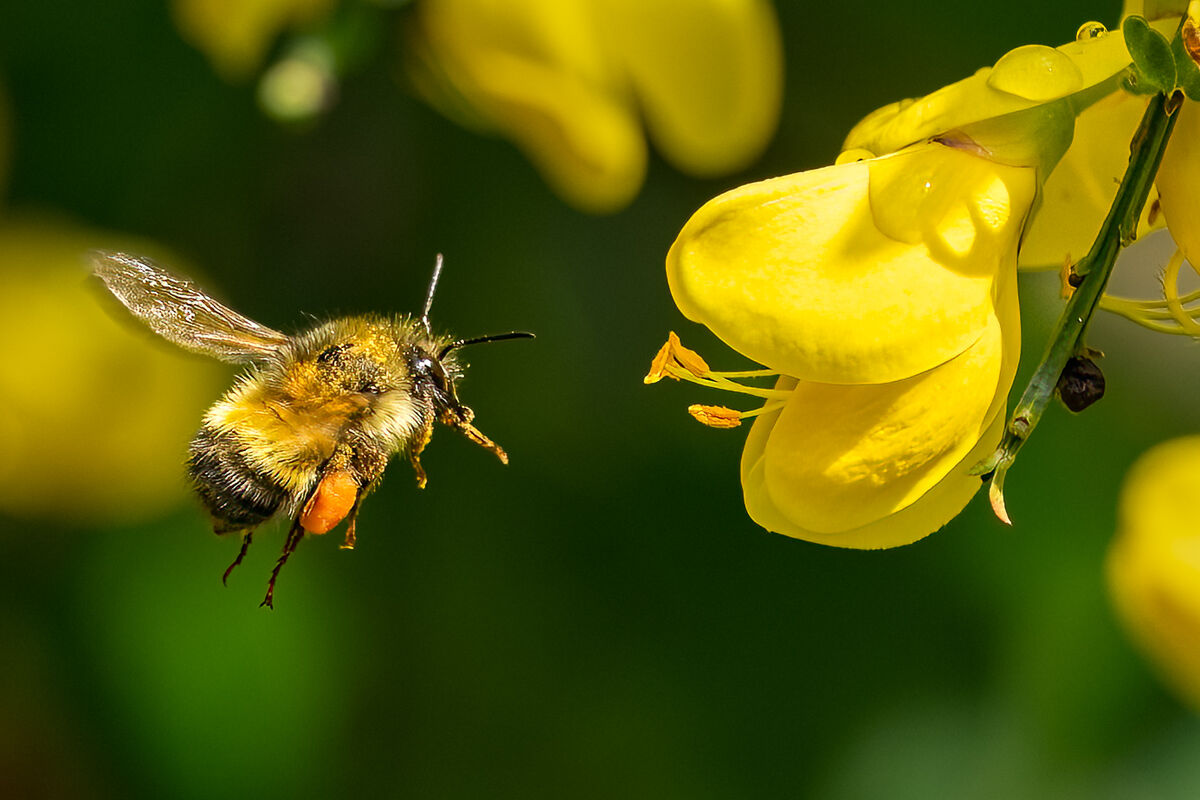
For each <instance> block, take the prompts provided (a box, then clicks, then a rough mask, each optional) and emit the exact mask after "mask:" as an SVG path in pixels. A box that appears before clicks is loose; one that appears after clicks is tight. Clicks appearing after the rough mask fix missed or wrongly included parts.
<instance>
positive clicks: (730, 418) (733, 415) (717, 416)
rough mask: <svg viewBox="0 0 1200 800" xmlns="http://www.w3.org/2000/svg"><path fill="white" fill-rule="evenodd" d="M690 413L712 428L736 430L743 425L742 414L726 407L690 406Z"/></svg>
mask: <svg viewBox="0 0 1200 800" xmlns="http://www.w3.org/2000/svg"><path fill="white" fill-rule="evenodd" d="M688 413H689V414H691V415H692V416H693V417H695V418H696V419H697V420H698V421H700V422H702V423H704V424H705V425H707V426H708V427H710V428H736V427H737V426H739V425H741V424H742V412H740V411H734V410H733V409H732V408H726V407H725V406H702V405H699V404H696V405H690V406H688Z"/></svg>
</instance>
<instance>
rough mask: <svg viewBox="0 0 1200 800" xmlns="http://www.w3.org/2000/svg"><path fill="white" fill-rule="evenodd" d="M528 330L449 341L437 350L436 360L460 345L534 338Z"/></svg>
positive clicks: (439, 359)
mask: <svg viewBox="0 0 1200 800" xmlns="http://www.w3.org/2000/svg"><path fill="white" fill-rule="evenodd" d="M536 338H537V337H536V336H534V335H533V334H532V333H530V332H529V331H509V332H508V333H489V334H488V335H487V336H472V337H471V338H470V339H459V340H458V341H455V342H451V343H450V344H448V345H446V346H445V347H443V348H442V349H441V350H439V351H438V355H437V357H438V361H441V360H442V359H443V358H445V357H446V354H447V353H449V352H451V351H453V350H457V349H458V348H460V347H466V346H467V345H469V344H483V343H485V342H503V341H505V340H507V339H536Z"/></svg>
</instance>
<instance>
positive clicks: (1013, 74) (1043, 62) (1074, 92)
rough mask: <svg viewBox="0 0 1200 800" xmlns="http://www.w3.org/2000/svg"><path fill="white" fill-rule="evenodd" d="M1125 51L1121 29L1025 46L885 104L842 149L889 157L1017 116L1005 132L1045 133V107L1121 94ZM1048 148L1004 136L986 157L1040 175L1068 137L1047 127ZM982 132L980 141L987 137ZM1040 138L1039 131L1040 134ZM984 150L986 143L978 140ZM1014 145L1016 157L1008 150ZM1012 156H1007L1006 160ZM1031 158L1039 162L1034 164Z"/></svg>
mask: <svg viewBox="0 0 1200 800" xmlns="http://www.w3.org/2000/svg"><path fill="white" fill-rule="evenodd" d="M1174 24H1175V23H1174V22H1172V20H1170V19H1166V20H1160V22H1156V23H1153V24H1152V26H1153V28H1154V29H1156V30H1158V31H1160V32H1163V34H1164V35H1166V36H1171V35H1172V34H1174V28H1172V25H1174ZM1130 61H1132V59H1130V56H1129V52H1128V50H1127V49H1126V46H1124V36H1123V35H1122V32H1121V31H1120V30H1114V31H1108V32H1105V34H1103V35H1100V36H1091V35H1088V36H1084V37H1082V38H1080V40H1076V41H1073V42H1068V43H1066V44H1063V46H1061V47H1057V48H1049V47H1042V46H1026V47H1020V48H1016V49H1015V50H1013V52H1010V53H1007V54H1006V55H1003V56H1001V58H1000V59H998V60H997V61H996V64H995V66H992V67H984V68H983V70H979V71H978V72H976V73H974V74H973V76H971V77H970V78H965V79H962V80H959V82H958V83H954V84H950V85H949V86H944V88H942V89H938V90H937V91H935V92H932V94H930V95H926V96H924V97H920V98H917V100H906V101H901V102H898V103H893V104H890V106H886V107H883V108H881V109H878V110H876V112H874V113H872V114H869V115H868V116H866V118H865V119H863V120H862V121H860V122H859V124H858V125H856V126H854V128H853V130H852V131H851V132H850V134H848V136H847V137H846V142H845V144H844V146H842V149H844V150H850V149H854V148H863V149H866V150H870V151H871V152H877V154H883V152H894V151H896V150H900V149H901V148H905V146H907V145H910V144H913V143H916V142H922V140H925V139H929V138H932V137H940V136H943V134H946V133H948V132H954V131H964V132H967V133H971V132H972V131H973V130H976V128H978V127H979V126H980V125H982V124H984V122H992V124H995V122H996V121H998V120H1001V119H1002V118H1006V116H1010V115H1012V116H1014V118H1015V119H1014V121H1013V122H1012V124H1002V125H1000V128H1001V131H1004V130H1007V128H1008V127H1014V126H1015V127H1022V126H1025V127H1028V128H1030V130H1042V128H1044V127H1045V122H1046V121H1045V120H1039V115H1040V112H1042V109H1043V108H1044V107H1045V106H1046V104H1048V103H1055V102H1058V101H1063V100H1066V101H1068V102H1069V103H1070V104H1073V106H1074V107H1075V108H1076V109H1082V108H1086V107H1087V106H1088V104H1090V103H1092V102H1094V101H1097V100H1099V98H1100V97H1103V96H1106V95H1109V94H1111V92H1112V91H1117V90H1118V89H1120V83H1121V79H1122V77H1123V74H1124V71H1126V68H1127V67H1128V66H1129V64H1130ZM1048 130H1049V133H1050V138H1051V139H1054V140H1050V142H1045V143H1038V144H1039V146H1040V148H1043V149H1044V150H1045V152H1042V154H1040V155H1039V150H1038V149H1037V148H1031V146H1030V145H1031V143H1030V142H1027V140H1022V139H1021V138H1020V137H1014V136H1007V137H1002V138H1001V140H1000V142H998V143H997V145H996V150H995V151H992V152H991V156H992V157H994V158H997V160H1000V161H1008V162H1009V163H1026V164H1028V163H1033V161H1040V163H1042V166H1043V167H1044V168H1045V169H1049V168H1050V167H1052V164H1054V162H1055V161H1057V158H1058V156H1061V155H1062V150H1063V149H1064V148H1066V146H1067V144H1069V130H1068V131H1066V136H1067V138H1066V139H1064V140H1062V142H1058V140H1057V139H1058V137H1060V136H1061V134H1062V133H1063V131H1061V130H1060V126H1057V125H1050V126H1049V128H1048ZM985 133H990V132H989V131H986V126H985V127H984V128H983V132H980V136H984V134H985ZM1038 136H1039V137H1042V136H1044V133H1039V134H1038ZM982 144H983V145H984V146H985V149H986V146H988V144H989V143H986V142H983V143H982ZM1013 146H1015V149H1016V151H1015V152H1013V154H1006V152H1004V151H1006V150H1008V149H1009V148H1013ZM1008 155H1010V156H1012V157H1006V156H1008ZM1031 156H1037V158H1032V160H1031Z"/></svg>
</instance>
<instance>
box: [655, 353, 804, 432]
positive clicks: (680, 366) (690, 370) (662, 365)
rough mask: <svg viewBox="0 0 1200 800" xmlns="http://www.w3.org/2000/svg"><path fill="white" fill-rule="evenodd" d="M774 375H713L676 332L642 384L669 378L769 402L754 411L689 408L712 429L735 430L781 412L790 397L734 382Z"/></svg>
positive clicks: (787, 393) (782, 391)
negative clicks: (763, 415)
mask: <svg viewBox="0 0 1200 800" xmlns="http://www.w3.org/2000/svg"><path fill="white" fill-rule="evenodd" d="M777 375H779V373H778V372H776V371H775V370H772V369H766V368H763V369H746V370H732V371H729V372H713V371H712V369H711V368H710V367H709V366H708V363H707V362H706V361H705V360H704V359H703V358H701V357H700V354H699V353H697V352H696V351H695V350H690V349H688V348H686V347H684V346H683V343H682V342H681V341H679V337H678V336H677V335H676V334H675V332H674V331H671V333H670V334H668V336H667V342H666V344H664V345H663V346H662V347H661V348H659V350H658V352H657V353H656V354H655V355H654V359H653V360H652V361H651V362H650V372H648V373H647V374H646V377H645V378H643V379H642V380H643V381H644V382H645V383H657V382H658V381H660V380H662V379H663V378H671V379H672V380H677V381H679V380H683V381H688V382H690V383H694V384H696V385H697V386H704V387H706V388H709V389H721V390H723V391H726V392H735V393H737V394H746V395H750V396H751V397H759V398H762V399H764V400H767V401H769V402H767V403H764V404H763V406H762V407H761V408H757V409H754V410H753V411H736V410H734V409H732V408H726V407H725V406H710V405H702V404H699V403H697V404H695V405H692V406H689V407H688V413H689V414H691V415H692V416H693V417H695V418H696V419H697V420H699V421H700V422H702V423H704V424H705V425H708V426H709V427H711V428H736V427H737V426H738V425H741V424H742V420H743V419H747V418H749V417H755V416H758V415H759V414H761V413H763V412H764V411H773V410H775V409H778V408H782V406H783V404H784V401H786V400H787V398H789V397H791V396H792V390H791V389H768V388H766V387H764V386H753V385H746V384H743V383H739V382H737V381H736V380H733V379H734V378H769V377H775V376H777Z"/></svg>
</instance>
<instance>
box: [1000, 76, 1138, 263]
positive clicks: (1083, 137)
mask: <svg viewBox="0 0 1200 800" xmlns="http://www.w3.org/2000/svg"><path fill="white" fill-rule="evenodd" d="M1146 102H1147V100H1146V97H1144V96H1138V95H1132V94H1127V93H1125V92H1115V93H1113V94H1112V95H1110V96H1109V97H1107V98H1105V99H1103V100H1101V101H1099V102H1097V103H1096V104H1095V105H1093V106H1091V107H1089V108H1088V109H1086V110H1085V111H1084V112H1083V113H1082V114H1080V115H1079V117H1078V119H1077V120H1076V123H1075V138H1074V139H1073V140H1072V142H1071V147H1070V149H1069V150H1068V151H1067V154H1066V155H1065V156H1064V157H1063V158H1062V160H1061V161H1059V163H1058V166H1057V167H1056V168H1055V169H1054V172H1053V173H1051V175H1050V178H1049V180H1047V181H1046V185H1045V186H1044V187H1043V190H1042V203H1041V206H1040V207H1039V208H1038V212H1037V215H1036V216H1035V217H1034V218H1033V222H1032V223H1031V224H1030V226H1029V231H1028V233H1027V234H1026V236H1025V240H1024V241H1023V242H1022V243H1021V255H1020V266H1021V268H1022V269H1059V268H1061V267H1062V265H1063V264H1064V263H1065V262H1066V261H1068V260H1070V261H1078V260H1079V259H1080V258H1082V257H1083V256H1084V254H1086V253H1087V251H1088V249H1089V248H1090V247H1091V246H1092V241H1093V240H1094V239H1095V238H1096V234H1097V233H1099V232H1100V225H1101V224H1102V223H1103V222H1104V218H1105V216H1107V214H1108V209H1109V207H1110V206H1112V202H1113V199H1114V198H1115V197H1116V194H1117V186H1118V185H1119V183H1120V180H1121V176H1122V175H1124V174H1125V168H1126V166H1127V165H1128V164H1129V142H1130V140H1131V139H1132V138H1133V135H1134V133H1135V132H1136V131H1137V129H1138V123H1139V122H1140V121H1141V118H1142V114H1143V113H1144V112H1145V110H1146ZM1152 199H1153V197H1152ZM1151 205H1152V203H1147V204H1146V208H1145V209H1144V210H1143V212H1142V221H1141V223H1140V224H1139V231H1141V232H1146V231H1148V230H1149V229H1150V228H1151V227H1153V226H1152V225H1151V223H1150V221H1149V218H1148V215H1149V213H1150V208H1151Z"/></svg>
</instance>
